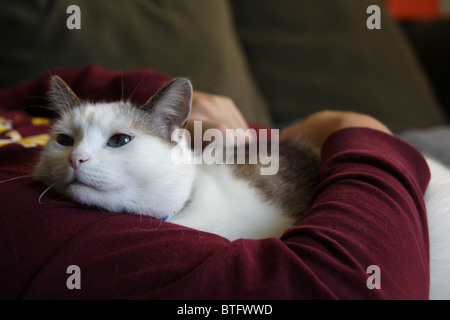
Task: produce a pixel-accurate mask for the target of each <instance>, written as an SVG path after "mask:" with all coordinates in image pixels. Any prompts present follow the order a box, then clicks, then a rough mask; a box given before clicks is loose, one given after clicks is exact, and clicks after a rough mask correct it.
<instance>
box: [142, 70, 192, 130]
mask: <svg viewBox="0 0 450 320" xmlns="http://www.w3.org/2000/svg"><path fill="white" fill-rule="evenodd" d="M192 93H193V89H192V84H191V81H190V80H189V79H187V78H174V79H173V80H171V81H169V82H168V83H166V84H165V85H164V86H163V87H162V88H161V89H159V91H158V92H157V93H156V94H155V95H154V96H153V97H151V98H150V100H148V101H147V103H146V104H145V105H144V106H143V107H142V108H144V109H145V110H149V111H150V112H151V117H152V121H153V123H154V124H155V125H156V127H157V130H158V131H159V132H161V133H162V134H163V135H164V136H166V137H167V138H170V136H171V134H172V132H173V131H174V130H175V129H177V128H184V126H185V125H186V121H187V119H188V117H189V114H190V113H191V107H192Z"/></svg>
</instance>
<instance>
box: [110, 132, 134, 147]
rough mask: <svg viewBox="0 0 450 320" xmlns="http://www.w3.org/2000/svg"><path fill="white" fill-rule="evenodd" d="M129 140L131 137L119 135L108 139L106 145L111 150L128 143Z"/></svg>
mask: <svg viewBox="0 0 450 320" xmlns="http://www.w3.org/2000/svg"><path fill="white" fill-rule="evenodd" d="M131 140H133V137H131V136H129V135H127V134H123V133H119V134H115V135H113V136H112V137H111V138H109V140H108V143H107V144H106V145H107V146H108V147H111V148H120V147H122V146H124V145H126V144H127V143H129V142H130V141H131Z"/></svg>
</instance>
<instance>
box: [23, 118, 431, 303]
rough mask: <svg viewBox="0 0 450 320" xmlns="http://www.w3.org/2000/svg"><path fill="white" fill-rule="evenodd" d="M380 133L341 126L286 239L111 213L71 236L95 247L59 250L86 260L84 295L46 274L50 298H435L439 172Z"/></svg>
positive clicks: (327, 141) (330, 140)
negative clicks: (308, 202)
mask: <svg viewBox="0 0 450 320" xmlns="http://www.w3.org/2000/svg"><path fill="white" fill-rule="evenodd" d="M319 124H320V123H319ZM322 125H323V123H322V124H321V125H318V126H314V127H315V128H321V127H322ZM382 131H383V130H381V131H380V130H377V129H374V128H356V127H353V126H350V127H345V128H342V127H340V128H339V129H337V131H336V130H334V131H332V133H331V134H330V135H329V136H328V137H327V138H326V139H325V141H324V144H323V148H322V161H323V163H322V166H321V169H320V177H319V180H320V182H319V185H318V186H317V188H316V190H315V192H314V196H313V203H312V206H311V209H310V210H308V212H307V213H306V214H305V216H304V218H303V219H302V220H301V222H300V223H299V224H298V226H296V227H294V228H292V229H290V230H288V231H287V232H286V233H285V234H284V235H283V236H282V237H281V239H277V238H269V239H263V240H237V241H234V242H229V241H227V240H226V239H224V238H221V237H219V236H216V235H212V234H207V233H202V232H199V231H196V230H192V229H189V228H184V227H181V226H178V225H174V224H170V223H163V222H158V223H156V222H151V223H150V222H149V221H153V220H152V219H142V218H139V217H137V216H132V217H131V216H129V217H128V218H127V219H124V217H123V216H120V217H115V218H114V219H106V220H104V221H102V223H101V224H100V223H97V224H96V225H94V226H93V227H91V228H89V229H87V230H85V231H83V232H80V233H79V234H77V237H76V238H74V239H71V247H72V248H89V250H88V251H86V250H82V251H73V250H72V251H70V252H60V255H61V256H62V257H65V260H64V261H66V260H67V261H72V263H73V262H76V263H77V264H78V265H79V266H80V268H81V270H82V275H83V288H82V290H79V291H76V290H73V291H68V290H67V288H65V287H64V286H59V287H57V286H55V279H54V278H53V277H54V273H48V272H47V273H45V272H44V274H45V275H46V276H47V278H46V279H45V280H46V281H45V282H44V283H48V284H50V283H52V286H50V285H49V286H48V287H47V288H46V289H45V290H46V293H47V294H48V295H46V297H58V295H62V296H63V297H69V298H80V297H82V298H92V297H94V298H102V297H114V298H151V299H234V298H243V299H244V298H245V299H333V298H340V299H366V298H367V299H371V298H374V299H375V298H384V299H427V298H428V288H429V265H428V234H427V228H426V225H427V224H426V214H425V207H424V203H423V193H424V190H425V188H426V186H427V183H428V180H429V172H428V170H427V165H426V162H425V160H424V159H423V157H422V156H421V155H420V154H419V153H418V152H417V151H416V150H415V149H414V148H412V147H411V146H409V145H408V144H406V143H404V142H403V141H401V140H399V139H397V138H396V137H394V136H392V135H390V134H389V133H386V132H382ZM282 136H283V135H282ZM284 137H286V136H284ZM212 214H213V213H212ZM254 214H258V213H257V212H255V213H254ZM119 220H120V221H119ZM111 224H113V225H114V228H111V226H110V225H111ZM98 232H100V234H101V238H102V239H105V240H104V241H101V242H99V241H95V240H96V239H98V235H99V234H98ZM68 257H70V259H69V258H68ZM60 258H61V257H60ZM374 267H375V268H376V269H371V268H374ZM374 270H375V271H374ZM374 272H379V274H374ZM370 276H374V280H373V281H375V282H376V281H378V280H379V281H380V282H379V283H376V284H377V285H380V287H381V289H376V288H373V286H372V285H370V284H369V285H368V283H367V280H368V278H369V277H370ZM41 280H42V279H41ZM371 281H372V280H370V281H369V282H371ZM375 282H374V283H372V282H371V283H372V284H375ZM56 283H58V282H57V281H56ZM40 284H41V289H42V281H41V282H40ZM32 289H33V284H31V288H29V291H26V293H29V292H31V293H32V292H33V290H32ZM27 297H33V295H32V294H31V295H29V296H27Z"/></svg>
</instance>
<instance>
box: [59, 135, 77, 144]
mask: <svg viewBox="0 0 450 320" xmlns="http://www.w3.org/2000/svg"><path fill="white" fill-rule="evenodd" d="M56 142H58V143H59V144H60V145H62V146H65V147H70V146H73V144H74V142H75V141H74V140H73V138H72V137H71V136H69V135H67V134H63V133H61V134H59V135H58V136H57V137H56Z"/></svg>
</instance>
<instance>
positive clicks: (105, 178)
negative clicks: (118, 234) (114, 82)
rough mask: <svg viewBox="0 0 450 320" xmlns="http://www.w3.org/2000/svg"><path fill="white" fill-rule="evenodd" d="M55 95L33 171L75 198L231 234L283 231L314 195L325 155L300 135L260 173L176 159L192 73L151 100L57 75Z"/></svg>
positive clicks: (442, 220) (433, 237)
mask: <svg viewBox="0 0 450 320" xmlns="http://www.w3.org/2000/svg"><path fill="white" fill-rule="evenodd" d="M50 96H51V99H52V101H53V104H54V108H55V109H56V111H57V112H58V113H59V115H60V118H59V119H58V120H57V121H56V123H55V125H54V127H53V130H52V137H51V139H50V142H49V143H48V145H47V146H46V148H45V149H44V151H43V153H42V156H41V158H40V161H39V162H38V164H37V165H36V168H35V175H36V178H37V179H39V180H41V181H43V182H45V183H46V184H47V185H48V186H51V187H52V188H53V189H54V190H56V191H58V192H59V193H61V194H63V195H65V196H67V197H69V198H71V199H73V200H75V201H77V202H81V203H84V204H88V205H92V206H97V207H100V208H103V209H106V210H109V211H114V212H127V213H135V214H142V215H149V216H152V217H155V218H158V219H162V220H166V221H168V222H172V223H177V224H181V225H185V226H188V227H192V228H195V229H199V230H203V231H207V232H211V233H216V234H219V235H222V236H224V237H226V238H228V239H230V240H234V239H238V238H252V239H258V238H265V237H271V236H280V235H281V234H282V233H283V232H284V231H285V230H286V229H288V228H289V227H292V226H293V225H294V224H295V223H296V222H297V221H298V220H299V218H300V216H301V214H302V213H303V212H304V211H305V210H306V209H307V207H308V205H309V199H310V196H311V192H312V189H313V187H314V185H315V182H316V175H317V170H318V167H319V160H318V157H316V156H315V155H314V153H313V152H311V150H309V148H308V147H306V146H303V145H299V144H294V143H289V142H281V143H280V146H279V157H277V159H276V161H279V162H278V163H277V166H278V167H279V172H278V173H277V174H276V175H274V176H264V175H261V174H260V172H259V168H260V167H261V166H262V165H261V164H260V163H257V164H249V161H245V163H244V164H231V165H227V164H212V165H207V164H201V165H198V164H193V163H185V162H182V163H181V164H180V163H178V164H175V163H174V160H177V159H174V158H173V157H174V155H175V156H176V154H177V153H173V152H172V150H173V148H174V147H175V145H176V144H175V143H174V142H172V141H171V133H172V132H173V131H174V130H175V129H177V128H180V127H182V126H183V125H184V124H185V122H186V119H187V117H188V116H189V112H190V108H191V99H192V87H191V85H190V82H189V81H188V80H187V79H177V80H173V81H171V82H170V83H169V84H167V85H166V86H165V87H163V88H162V89H161V90H160V91H159V92H158V93H157V94H156V95H155V96H154V97H152V99H150V100H149V101H148V102H147V103H146V104H145V105H144V106H133V105H131V104H130V103H128V102H116V103H96V104H90V103H84V102H81V101H80V100H79V99H78V98H77V97H76V95H75V94H74V93H73V92H72V91H71V90H70V88H68V87H67V85H66V84H65V83H64V82H63V81H62V80H61V79H59V78H57V77H53V79H52V91H51V95H50ZM132 141H133V143H130V142H132ZM184 148H185V149H188V152H191V151H190V146H188V145H186V146H184ZM196 156H198V155H193V157H196ZM247 156H248V154H247ZM178 160H179V159H178ZM247 160H248V159H247ZM429 162H430V168H431V172H432V180H431V184H430V188H429V190H428V191H427V194H426V198H425V199H426V205H427V208H428V211H429V228H430V243H431V298H441V299H442V298H444V299H450V272H448V270H449V268H450V198H449V197H448V196H447V195H446V193H447V192H448V190H450V171H449V170H448V169H446V168H444V167H442V166H440V165H439V164H437V163H435V162H433V161H432V160H430V161H429ZM294 163H295V164H294ZM294 191H295V192H294Z"/></svg>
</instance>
